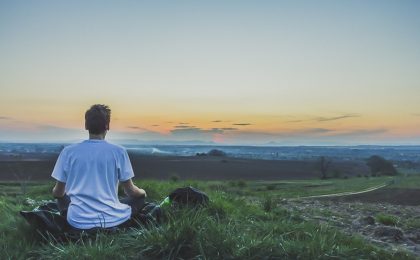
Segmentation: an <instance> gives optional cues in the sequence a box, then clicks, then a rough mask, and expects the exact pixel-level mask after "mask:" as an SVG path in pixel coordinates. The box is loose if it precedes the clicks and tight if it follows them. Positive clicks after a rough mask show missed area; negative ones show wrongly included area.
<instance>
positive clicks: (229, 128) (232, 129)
mask: <svg viewBox="0 0 420 260" xmlns="http://www.w3.org/2000/svg"><path fill="white" fill-rule="evenodd" d="M220 129H222V130H225V131H235V130H239V129H238V128H235V127H222V128H220Z"/></svg>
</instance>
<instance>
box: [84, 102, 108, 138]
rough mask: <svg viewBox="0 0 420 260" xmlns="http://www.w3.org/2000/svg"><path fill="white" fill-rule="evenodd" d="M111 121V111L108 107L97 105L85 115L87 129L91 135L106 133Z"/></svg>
mask: <svg viewBox="0 0 420 260" xmlns="http://www.w3.org/2000/svg"><path fill="white" fill-rule="evenodd" d="M110 120H111V109H109V107H108V106H106V105H100V104H95V105H93V106H91V107H90V108H89V110H87V111H86V113H85V124H86V129H87V130H89V134H95V135H98V134H102V133H104V132H105V131H106V130H107V128H108V126H109V122H110Z"/></svg>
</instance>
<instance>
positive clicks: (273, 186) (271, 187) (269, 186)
mask: <svg viewBox="0 0 420 260" xmlns="http://www.w3.org/2000/svg"><path fill="white" fill-rule="evenodd" d="M265 188H266V189H267V190H275V189H276V185H274V184H269V185H267V186H265Z"/></svg>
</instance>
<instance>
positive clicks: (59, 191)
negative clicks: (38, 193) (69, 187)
mask: <svg viewBox="0 0 420 260" xmlns="http://www.w3.org/2000/svg"><path fill="white" fill-rule="evenodd" d="M65 188H66V183H65V182H61V181H57V182H56V183H55V186H54V188H53V190H52V194H53V196H54V197H55V198H62V197H63V196H64V194H66V189H65Z"/></svg>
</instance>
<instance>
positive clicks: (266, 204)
mask: <svg viewBox="0 0 420 260" xmlns="http://www.w3.org/2000/svg"><path fill="white" fill-rule="evenodd" d="M273 204H274V202H273V200H272V199H271V197H265V198H264V200H263V209H264V211H265V212H270V211H272V210H273V208H274V205H273Z"/></svg>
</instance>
